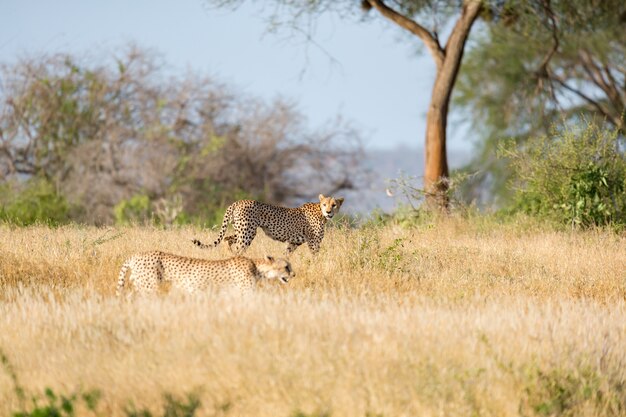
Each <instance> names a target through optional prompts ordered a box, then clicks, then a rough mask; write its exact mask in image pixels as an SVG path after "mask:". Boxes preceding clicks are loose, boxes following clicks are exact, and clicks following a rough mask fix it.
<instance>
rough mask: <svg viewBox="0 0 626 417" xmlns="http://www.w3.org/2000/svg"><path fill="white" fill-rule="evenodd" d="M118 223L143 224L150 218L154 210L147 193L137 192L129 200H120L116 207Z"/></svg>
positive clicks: (116, 220)
mask: <svg viewBox="0 0 626 417" xmlns="http://www.w3.org/2000/svg"><path fill="white" fill-rule="evenodd" d="M113 212H114V213H115V222H116V223H117V224H123V225H128V224H137V223H139V224H142V223H146V222H147V221H149V220H150V217H151V214H152V210H151V204H150V197H148V196H147V195H145V194H136V195H134V196H132V197H131V198H129V199H128V200H122V201H120V202H119V203H118V204H117V205H116V206H115V207H114V208H113Z"/></svg>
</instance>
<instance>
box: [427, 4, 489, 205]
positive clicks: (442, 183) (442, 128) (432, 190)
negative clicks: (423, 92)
mask: <svg viewBox="0 0 626 417" xmlns="http://www.w3.org/2000/svg"><path fill="white" fill-rule="evenodd" d="M479 12H480V2H479V1H466V2H465V3H464V5H463V11H462V13H461V16H460V18H459V20H458V21H457V22H456V24H455V25H454V29H453V30H452V33H451V34H450V37H449V38H448V43H447V44H446V47H445V49H444V56H443V60H442V61H437V64H438V65H437V77H436V79H435V85H434V87H433V91H432V95H431V98H430V106H429V108H428V113H427V115H426V146H425V148H426V164H425V168H424V190H425V191H426V202H427V205H428V206H429V207H431V208H438V209H441V210H443V211H447V210H448V208H449V203H450V199H449V196H448V191H449V188H450V183H449V178H448V174H449V171H448V157H447V153H446V139H447V136H446V127H447V124H448V106H449V104H450V97H451V96H452V89H453V88H454V84H455V82H456V78H457V75H458V73H459V68H460V67H461V60H462V58H463V51H464V50H465V42H466V41H467V36H468V35H469V32H470V29H471V27H472V24H473V23H474V21H475V20H476V18H477V16H478V13H479Z"/></svg>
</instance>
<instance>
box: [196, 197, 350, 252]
mask: <svg viewBox="0 0 626 417" xmlns="http://www.w3.org/2000/svg"><path fill="white" fill-rule="evenodd" d="M319 200H320V202H319V203H305V204H303V205H301V206H300V207H296V208H287V207H279V206H273V205H271V204H266V203H261V202H258V201H253V200H240V201H236V202H234V203H233V204H231V205H230V206H229V207H228V209H226V213H225V214H224V220H223V221H222V228H221V229H220V234H219V236H218V237H217V240H216V241H215V242H213V244H212V245H205V244H203V243H202V242H200V241H199V240H197V239H193V243H195V244H196V245H198V246H200V247H201V248H203V249H206V248H211V247H215V246H217V245H219V243H220V242H221V241H222V239H224V240H226V241H227V242H228V247H229V248H230V249H231V250H232V251H233V252H234V253H238V254H239V253H243V252H244V251H245V250H246V249H248V247H249V246H250V244H251V243H252V240H253V239H254V237H255V236H256V232H257V228H258V227H260V228H261V229H263V231H264V232H265V234H266V235H267V236H269V237H270V238H272V239H274V240H278V241H279V242H288V243H289V244H288V245H287V248H286V249H285V255H289V254H290V253H291V252H293V251H294V250H296V248H297V247H298V246H300V245H301V244H303V243H304V242H306V243H307V244H308V246H309V249H310V250H311V252H313V253H317V252H318V251H319V249H320V243H322V239H323V238H324V225H325V224H326V221H327V220H328V219H332V218H333V216H334V215H335V214H337V212H338V211H339V207H341V205H342V204H343V198H333V197H325V196H324V195H323V194H320V195H319ZM229 223H232V224H233V228H234V229H235V234H234V235H232V236H226V237H224V235H225V234H226V229H227V228H228V224H229ZM233 246H234V248H233Z"/></svg>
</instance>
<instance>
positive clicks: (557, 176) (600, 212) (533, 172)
mask: <svg viewBox="0 0 626 417" xmlns="http://www.w3.org/2000/svg"><path fill="white" fill-rule="evenodd" d="M619 141H620V136H619V134H618V132H617V131H615V130H605V129H603V128H602V127H601V126H600V125H598V124H596V123H593V122H590V123H586V124H584V125H579V126H577V127H575V128H569V127H564V128H562V129H558V128H553V129H552V132H551V135H550V136H549V137H545V136H544V137H538V138H533V139H530V140H528V141H527V142H525V143H524V144H523V145H521V146H518V145H517V144H515V143H514V142H513V141H509V142H507V143H506V145H504V146H502V147H501V148H500V156H502V157H504V158H507V159H508V160H509V161H510V163H511V167H512V169H513V172H514V182H513V184H512V185H513V189H514V192H515V200H514V205H513V207H512V210H511V211H513V212H524V213H526V214H529V215H532V216H536V217H540V218H546V219H550V220H554V221H557V222H559V223H563V224H569V225H572V226H576V227H590V226H604V225H624V224H626V194H625V193H624V190H625V189H626V158H625V157H624V153H623V151H621V150H620V143H619Z"/></svg>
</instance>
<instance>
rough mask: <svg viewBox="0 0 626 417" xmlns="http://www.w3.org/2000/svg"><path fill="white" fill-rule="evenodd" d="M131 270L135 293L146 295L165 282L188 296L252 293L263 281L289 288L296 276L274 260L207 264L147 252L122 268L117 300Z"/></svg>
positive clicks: (238, 259) (281, 261)
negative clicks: (228, 291) (216, 292)
mask: <svg viewBox="0 0 626 417" xmlns="http://www.w3.org/2000/svg"><path fill="white" fill-rule="evenodd" d="M129 269H130V271H131V272H130V277H129V281H131V282H132V283H133V284H134V287H135V291H137V292H140V293H144V294H151V293H155V292H156V291H157V290H158V288H159V285H160V284H161V283H162V282H164V281H171V283H172V287H173V288H177V289H182V290H184V291H186V292H188V293H195V292H197V291H202V290H206V289H209V288H229V289H236V290H239V291H240V292H241V293H250V292H251V291H252V290H254V288H255V287H256V284H257V281H259V280H260V279H275V278H277V279H278V280H279V281H280V282H282V283H285V284H286V283H287V282H288V281H289V279H290V278H293V277H294V276H295V273H294V272H293V270H292V269H291V264H290V263H289V262H288V261H286V260H285V259H274V258H273V257H271V256H265V258H263V259H249V258H245V257H243V256H236V257H234V258H229V259H221V260H207V259H197V258H187V257H183V256H178V255H173V254H170V253H164V252H159V251H154V252H144V253H139V254H136V255H134V256H131V257H130V258H129V259H127V260H126V262H124V264H123V265H122V268H121V270H120V274H119V278H118V281H117V290H116V295H118V296H119V295H121V293H122V290H123V288H124V281H125V280H126V272H127V271H128V270H129Z"/></svg>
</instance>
